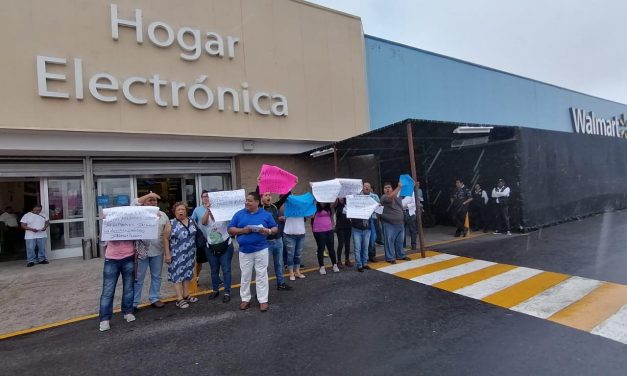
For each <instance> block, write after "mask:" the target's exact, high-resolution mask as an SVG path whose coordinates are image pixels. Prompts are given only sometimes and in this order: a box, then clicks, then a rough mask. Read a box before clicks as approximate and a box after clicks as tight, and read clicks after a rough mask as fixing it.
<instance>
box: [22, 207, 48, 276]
mask: <svg viewBox="0 0 627 376" xmlns="http://www.w3.org/2000/svg"><path fill="white" fill-rule="evenodd" d="M20 223H21V224H22V229H24V231H25V233H24V240H25V241H26V257H27V258H28V264H26V266H27V267H29V268H30V267H31V266H33V265H35V264H48V260H47V259H46V238H47V237H48V233H47V232H46V230H47V229H48V226H49V225H50V221H49V220H48V217H47V216H46V215H45V214H43V213H42V212H41V205H39V204H37V205H35V207H33V210H31V211H30V212H28V213H26V214H24V216H23V217H22V219H21V220H20Z"/></svg>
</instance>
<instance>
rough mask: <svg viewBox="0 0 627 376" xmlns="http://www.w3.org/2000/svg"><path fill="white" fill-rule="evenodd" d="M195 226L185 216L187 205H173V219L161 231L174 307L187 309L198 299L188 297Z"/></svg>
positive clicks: (193, 257) (193, 254) (192, 268)
mask: <svg viewBox="0 0 627 376" xmlns="http://www.w3.org/2000/svg"><path fill="white" fill-rule="evenodd" d="M196 231H198V229H197V228H196V225H195V224H194V221H192V220H191V219H190V218H189V217H188V216H187V204H185V203H184V202H177V203H176V204H174V219H171V220H170V222H169V223H168V224H167V225H166V226H165V228H164V229H163V244H164V248H165V249H164V250H165V262H166V264H168V281H170V282H173V283H174V289H175V290H176V306H177V307H179V308H188V307H189V303H195V302H197V301H198V298H196V297H194V296H190V295H189V282H190V281H191V280H192V278H194V264H195V262H196Z"/></svg>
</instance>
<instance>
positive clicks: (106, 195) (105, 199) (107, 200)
mask: <svg viewBox="0 0 627 376" xmlns="http://www.w3.org/2000/svg"><path fill="white" fill-rule="evenodd" d="M96 186H97V187H98V196H97V197H96V204H97V205H98V215H99V216H100V215H101V214H102V209H105V208H111V207H114V206H120V205H130V204H131V199H132V197H131V178H130V177H122V178H99V179H98V180H96Z"/></svg>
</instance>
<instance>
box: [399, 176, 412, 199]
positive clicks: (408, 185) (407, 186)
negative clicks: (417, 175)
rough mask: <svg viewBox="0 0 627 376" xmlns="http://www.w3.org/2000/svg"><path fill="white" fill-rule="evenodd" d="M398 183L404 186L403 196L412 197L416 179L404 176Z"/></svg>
mask: <svg viewBox="0 0 627 376" xmlns="http://www.w3.org/2000/svg"><path fill="white" fill-rule="evenodd" d="M398 181H400V182H401V184H402V185H403V186H402V187H401V196H411V195H413V194H414V179H412V178H411V176H409V175H407V174H404V175H401V176H400V177H399V178H398Z"/></svg>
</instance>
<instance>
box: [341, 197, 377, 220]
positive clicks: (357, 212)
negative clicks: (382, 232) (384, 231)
mask: <svg viewBox="0 0 627 376" xmlns="http://www.w3.org/2000/svg"><path fill="white" fill-rule="evenodd" d="M377 206H379V203H378V202H376V201H375V200H374V199H373V198H372V197H370V195H349V196H346V218H356V219H369V218H370V216H371V215H372V212H374V210H375V209H376V208H377Z"/></svg>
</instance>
